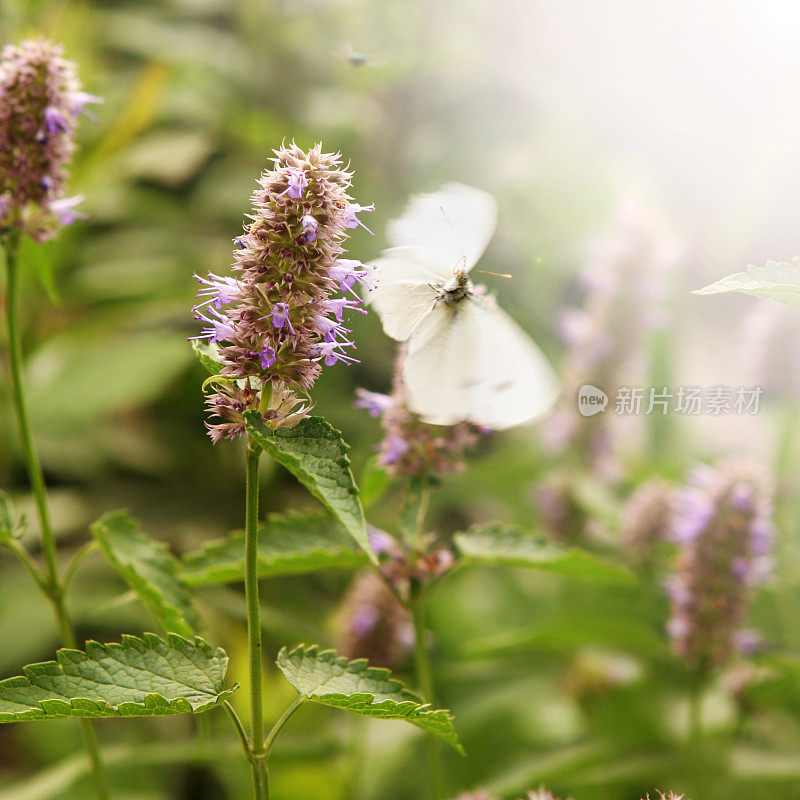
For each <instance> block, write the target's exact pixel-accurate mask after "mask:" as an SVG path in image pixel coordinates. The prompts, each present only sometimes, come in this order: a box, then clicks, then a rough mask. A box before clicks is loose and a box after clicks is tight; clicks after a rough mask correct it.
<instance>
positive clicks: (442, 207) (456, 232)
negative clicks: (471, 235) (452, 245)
mask: <svg viewBox="0 0 800 800" xmlns="http://www.w3.org/2000/svg"><path fill="white" fill-rule="evenodd" d="M439 211H441V212H442V216H443V217H444V218H445V221H446V222H447V224H448V225H449V226H450V230H451V231H453V237H454V238H455V240H456V244H457V245H458V249H459V250H460V251H461V257H462V258H463V259H464V260H465V261H466V259H467V254H466V253H465V252H464V245H463V244H461V239H459V238H458V231H456V229H455V226H454V225H453V223H452V222H450V217H448V216H447V212H446V211H445V210H444V206H439Z"/></svg>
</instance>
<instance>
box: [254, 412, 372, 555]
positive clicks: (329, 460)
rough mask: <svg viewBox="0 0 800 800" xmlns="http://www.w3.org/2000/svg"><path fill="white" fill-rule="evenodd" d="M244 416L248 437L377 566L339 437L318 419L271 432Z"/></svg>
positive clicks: (257, 419) (345, 449) (259, 420)
mask: <svg viewBox="0 0 800 800" xmlns="http://www.w3.org/2000/svg"><path fill="white" fill-rule="evenodd" d="M244 416H245V421H246V424H247V432H248V434H249V435H250V436H252V437H253V439H254V440H255V441H256V442H257V443H258V444H259V445H260V446H261V447H262V448H263V449H264V450H266V452H268V453H269V454H270V455H271V456H272V457H273V458H274V459H275V460H276V461H277V462H278V463H279V464H281V465H283V466H284V467H286V469H288V470H289V472H291V473H292V474H293V475H294V476H295V477H296V478H297V479H298V480H299V481H300V483H302V484H303V486H305V487H306V488H307V489H308V490H309V491H310V492H311V494H313V495H314V497H316V498H317V500H319V501H320V502H321V503H322V504H323V505H324V506H325V507H326V508H327V509H328V510H329V511H330V512H331V513H332V514H333V515H334V516H335V517H336V518H337V519H338V520H339V522H341V523H342V525H343V526H344V528H345V530H346V531H347V532H348V533H349V534H350V535H351V536H352V537H353V539H355V541H356V543H357V544H358V545H359V547H361V548H362V549H363V550H364V552H365V553H366V554H367V555H368V556H369V557H370V559H371V560H372V561H373V562H374V563H375V564H377V559H376V557H375V554H374V553H373V552H372V550H371V549H370V546H369V540H368V538H367V525H366V521H365V520H364V509H363V508H362V507H361V501H360V500H359V497H358V487H357V486H356V482H355V479H354V478H353V473H352V472H351V471H350V458H349V457H348V455H347V454H348V452H349V451H350V446H349V445H348V444H347V442H345V440H344V439H343V438H342V434H341V433H339V431H337V430H336V429H335V428H334V427H333V426H331V425H329V424H328V423H327V422H326V421H325V420H324V419H322V418H321V417H306V418H305V419H303V420H301V421H300V422H299V423H298V424H297V425H295V426H294V427H293V428H270V427H269V426H268V425H266V424H265V423H264V420H263V419H262V417H261V414H259V413H258V412H257V411H247V412H245V415H244Z"/></svg>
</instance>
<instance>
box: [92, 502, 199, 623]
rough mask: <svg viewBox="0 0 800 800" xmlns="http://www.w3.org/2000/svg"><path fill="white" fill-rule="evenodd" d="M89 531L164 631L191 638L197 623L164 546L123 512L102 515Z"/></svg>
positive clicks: (174, 562)
mask: <svg viewBox="0 0 800 800" xmlns="http://www.w3.org/2000/svg"><path fill="white" fill-rule="evenodd" d="M91 531H92V535H93V536H94V538H95V540H96V541H97V542H98V543H99V545H100V548H101V549H102V551H103V553H104V554H105V556H106V558H107V559H108V562H109V563H110V564H111V566H112V567H113V568H114V569H115V570H116V571H117V572H118V573H119V575H120V577H121V578H122V579H123V580H124V581H125V582H126V583H127V584H128V586H130V588H131V589H133V591H134V592H135V593H136V594H137V596H138V597H139V599H140V600H141V601H142V603H143V604H144V605H145V606H146V607H147V608H148V609H149V610H150V611H151V612H152V614H153V616H154V617H155V618H156V619H157V620H158V621H159V622H160V623H161V624H162V625H163V626H164V629H165V630H167V631H169V632H171V633H179V634H181V635H183V636H192V635H193V634H194V632H195V631H196V630H197V629H198V627H199V624H200V621H199V618H198V616H197V613H196V612H195V610H194V608H193V607H192V596H191V593H190V591H189V589H188V588H187V587H186V585H185V584H184V582H183V581H182V580H181V578H180V577H179V575H178V569H179V561H178V559H177V558H175V556H174V555H172V553H171V552H170V551H169V548H168V547H167V545H166V544H164V543H163V542H158V541H155V540H154V539H151V538H150V537H149V536H148V535H147V534H145V533H144V532H143V531H142V530H140V528H139V525H138V523H137V522H136V521H135V520H133V519H131V518H130V517H129V516H128V515H127V514H126V513H125V512H124V511H113V512H111V513H109V514H105V515H104V516H103V517H101V518H100V519H99V520H98V521H97V522H95V523H94V524H93V525H92V526H91Z"/></svg>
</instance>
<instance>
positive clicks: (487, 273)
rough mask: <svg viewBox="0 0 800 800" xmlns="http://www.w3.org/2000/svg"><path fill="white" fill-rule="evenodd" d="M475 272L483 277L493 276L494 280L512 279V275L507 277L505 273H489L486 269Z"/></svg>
mask: <svg viewBox="0 0 800 800" xmlns="http://www.w3.org/2000/svg"><path fill="white" fill-rule="evenodd" d="M475 271H476V272H480V273H482V274H484V275H494V276H495V278H513V277H514V276H513V275H509V274H508V273H507V272H490V271H489V270H488V269H478V270H475Z"/></svg>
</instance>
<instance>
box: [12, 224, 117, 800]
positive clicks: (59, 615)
mask: <svg viewBox="0 0 800 800" xmlns="http://www.w3.org/2000/svg"><path fill="white" fill-rule="evenodd" d="M19 243H20V235H19V232H18V231H16V230H14V231H12V232H11V233H9V234H8V238H7V239H6V242H5V255H6V274H7V276H8V282H7V285H6V321H7V323H8V360H9V366H10V368H11V398H12V402H13V404H14V412H15V414H16V417H17V426H18V428H19V438H20V444H21V445H22V455H23V458H24V459H25V467H26V469H27V471H28V480H29V481H30V484H31V490H32V492H33V497H34V500H35V503H36V513H37V515H38V517H39V526H40V528H41V531H42V553H43V554H44V560H45V566H46V583H45V584H44V585H43V586H42V588H43V589H44V590H45V593H46V595H47V598H48V599H49V600H50V604H51V605H52V606H53V612H54V613H55V616H56V620H57V622H58V627H59V630H60V631H61V639H62V641H63V643H64V646H65V647H69V648H75V647H76V646H77V641H76V639H75V630H74V628H73V627H72V622H71V621H70V618H69V615H68V614H67V609H66V606H65V604H64V589H63V586H62V584H61V581H60V579H59V575H58V559H57V557H56V540H55V536H54V535H53V526H52V524H51V523H50V510H49V507H48V505H47V489H46V488H45V483H44V473H43V472H42V465H41V463H40V462H39V457H38V456H37V454H36V450H35V449H34V447H33V436H32V434H31V426H30V422H29V420H28V410H27V405H26V403H25V389H24V386H23V383H22V344H21V338H20V334H19V330H18V328H17V314H18V305H19V278H20V276H19ZM80 727H81V734H82V736H83V742H84V746H85V747H86V752H87V755H88V756H89V761H90V763H91V766H92V777H93V780H94V788H95V794H96V796H97V798H98V800H108V798H109V797H110V795H109V793H108V786H107V784H106V777H105V771H104V769H103V764H102V761H101V760H100V747H99V745H98V742H97V732H96V731H95V729H94V726H93V725H92V723H91V722H90V721H89V720H87V719H82V720H80Z"/></svg>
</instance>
